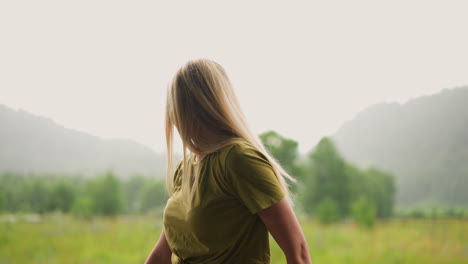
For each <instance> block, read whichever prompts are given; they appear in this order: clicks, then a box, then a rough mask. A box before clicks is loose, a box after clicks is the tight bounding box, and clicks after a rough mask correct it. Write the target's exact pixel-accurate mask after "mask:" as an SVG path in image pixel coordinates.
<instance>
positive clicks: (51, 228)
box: [0, 214, 468, 264]
mask: <svg viewBox="0 0 468 264" xmlns="http://www.w3.org/2000/svg"><path fill="white" fill-rule="evenodd" d="M300 221H301V225H302V228H303V231H304V233H305V234H306V237H307V242H308V244H309V248H310V254H311V256H312V261H313V263H314V264H319V263H327V264H334V263H337V264H338V263H339V264H355V263H356V264H358V263H359V264H366V263H372V264H374V263H378V264H398V263H425V264H430V263H444V264H461V263H468V238H467V233H468V220H466V219H465V220H460V219H458V220H457V219H436V220H430V219H406V220H403V219H392V220H387V221H379V222H377V224H376V226H375V228H374V229H371V230H366V229H361V228H358V227H357V226H356V225H354V223H353V222H342V223H339V224H335V225H330V226H326V225H321V224H319V223H317V222H316V221H315V220H314V219H307V218H302V217H301V220H300ZM161 225H162V222H161V216H159V215H148V216H120V217H117V218H104V217H99V218H94V219H92V220H90V221H85V220H78V219H75V218H73V217H71V216H69V215H60V214H50V215H46V216H44V217H42V218H41V219H40V221H32V222H28V221H16V222H9V221H3V222H0V264H10V263H12V264H13V263H15V264H16V263H47V264H54V263H61V264H62V263H70V264H73V263H86V264H94V263H96V264H98V263H99V264H102V263H143V262H144V260H145V259H146V257H147V255H148V253H149V252H150V251H151V249H152V248H153V246H154V244H155V243H156V241H157V240H158V238H159V235H160V230H161V227H162V226H161ZM270 244H271V254H272V264H283V263H286V261H285V258H284V255H283V252H282V251H281V249H280V248H279V247H278V245H277V244H276V242H275V241H274V239H273V237H271V236H270Z"/></svg>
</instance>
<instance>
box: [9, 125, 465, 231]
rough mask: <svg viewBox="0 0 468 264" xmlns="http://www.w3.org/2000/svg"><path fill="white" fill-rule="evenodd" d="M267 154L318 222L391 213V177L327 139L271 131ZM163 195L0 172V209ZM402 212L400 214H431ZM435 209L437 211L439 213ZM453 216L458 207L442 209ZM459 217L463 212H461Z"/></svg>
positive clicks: (147, 206) (107, 206)
mask: <svg viewBox="0 0 468 264" xmlns="http://www.w3.org/2000/svg"><path fill="white" fill-rule="evenodd" d="M260 139H261V140H262V142H263V144H264V145H265V147H266V148H267V150H268V151H269V152H270V153H271V155H272V156H273V157H274V158H275V159H276V160H277V161H278V162H279V163H280V164H281V165H282V166H283V167H284V168H285V170H286V171H288V173H290V174H291V175H293V176H294V177H296V178H297V180H298V183H297V184H292V185H291V190H292V192H293V194H294V197H295V199H296V202H297V203H298V204H299V206H300V208H301V209H302V210H303V212H305V213H306V214H307V215H310V216H312V217H316V218H317V219H318V220H320V221H321V222H322V223H327V224H329V223H334V222H338V221H340V220H343V219H345V218H352V219H353V220H354V221H356V223H358V224H360V225H363V226H367V227H371V226H373V225H374V223H375V220H376V219H377V218H382V219H383V218H389V217H392V216H394V213H395V212H394V199H395V194H396V191H397V190H396V187H395V186H396V185H395V177H394V176H393V175H392V174H391V173H389V172H386V171H383V170H381V169H378V168H375V167H370V168H366V169H362V168H359V167H357V166H355V165H353V164H352V163H350V162H349V161H346V160H345V159H344V158H343V157H342V156H341V155H340V153H339V152H338V150H337V149H336V147H335V145H334V143H333V142H332V141H331V140H330V139H329V138H328V137H324V138H322V139H321V140H320V141H319V143H318V144H317V145H316V146H315V148H314V149H313V150H312V151H310V152H309V153H307V155H305V156H300V155H299V152H298V142H297V141H295V140H292V139H288V138H285V137H283V136H281V135H279V134H278V133H276V132H275V131H268V132H265V133H263V134H261V135H260ZM167 198H168V195H167V192H166V188H165V179H156V178H151V177H145V176H134V177H131V178H128V179H123V178H121V177H118V176H117V175H116V174H115V173H114V172H112V171H107V172H105V173H101V174H98V175H97V176H96V177H93V178H84V177H82V176H80V175H35V174H18V173H13V172H4V173H2V174H0V212H9V213H17V212H34V213H46V212H52V211H61V212H64V213H70V214H73V215H76V216H79V217H85V218H89V217H92V216H95V215H105V216H113V215H118V214H141V213H148V212H159V213H161V212H162V210H163V209H164V206H165V204H166V201H167ZM417 212H418V211H410V212H404V214H401V215H402V216H409V217H425V216H426V215H429V216H431V217H434V215H435V214H434V211H432V212H431V213H430V214H424V213H419V214H418V213H417ZM440 212H441V211H440V210H439V215H440ZM448 212H449V213H450V215H452V216H453V215H454V216H458V211H454V210H450V211H448ZM461 215H462V216H463V212H462V213H461Z"/></svg>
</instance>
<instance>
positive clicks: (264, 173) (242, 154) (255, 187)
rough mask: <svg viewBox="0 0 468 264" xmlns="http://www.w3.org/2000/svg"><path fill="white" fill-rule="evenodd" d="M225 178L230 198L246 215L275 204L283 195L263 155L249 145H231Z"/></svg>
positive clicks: (269, 164)
mask: <svg viewBox="0 0 468 264" xmlns="http://www.w3.org/2000/svg"><path fill="white" fill-rule="evenodd" d="M226 176H227V177H228V181H229V183H230V185H231V186H230V187H231V189H232V191H233V194H234V195H235V196H236V197H237V198H239V199H240V200H241V201H242V203H243V204H244V205H245V206H246V207H247V208H248V210H249V211H250V213H252V214H255V213H257V212H258V211H260V210H262V209H265V208H268V207H270V206H272V205H274V204H276V203H277V202H279V201H280V200H281V199H282V198H283V197H284V196H285V192H284V190H283V188H282V186H281V184H280V183H279V181H278V179H277V178H276V175H275V173H274V171H273V167H272V166H271V163H270V162H269V161H268V159H267V158H266V157H265V155H264V154H263V153H262V152H260V151H259V150H257V149H255V148H254V147H253V146H250V145H234V146H233V147H232V148H231V149H230V151H229V153H228V154H227V157H226Z"/></svg>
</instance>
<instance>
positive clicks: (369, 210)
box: [351, 196, 376, 228]
mask: <svg viewBox="0 0 468 264" xmlns="http://www.w3.org/2000/svg"><path fill="white" fill-rule="evenodd" d="M351 208H352V215H353V220H354V221H355V222H356V224H358V225H359V226H362V227H367V228H371V227H373V226H374V224H375V217H376V210H375V205H374V204H373V203H371V201H370V200H369V199H368V198H366V197H365V196H361V197H359V199H358V200H355V201H354V202H353V203H352V205H351Z"/></svg>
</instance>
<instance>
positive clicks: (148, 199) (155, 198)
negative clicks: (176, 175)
mask: <svg viewBox="0 0 468 264" xmlns="http://www.w3.org/2000/svg"><path fill="white" fill-rule="evenodd" d="M141 194H142V196H141V211H142V212H148V211H149V210H151V209H155V208H159V207H162V206H164V205H165V204H166V200H167V198H168V195H167V193H166V185H165V182H164V181H161V180H156V181H151V182H148V184H146V185H145V187H144V189H143V192H142V193H141Z"/></svg>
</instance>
